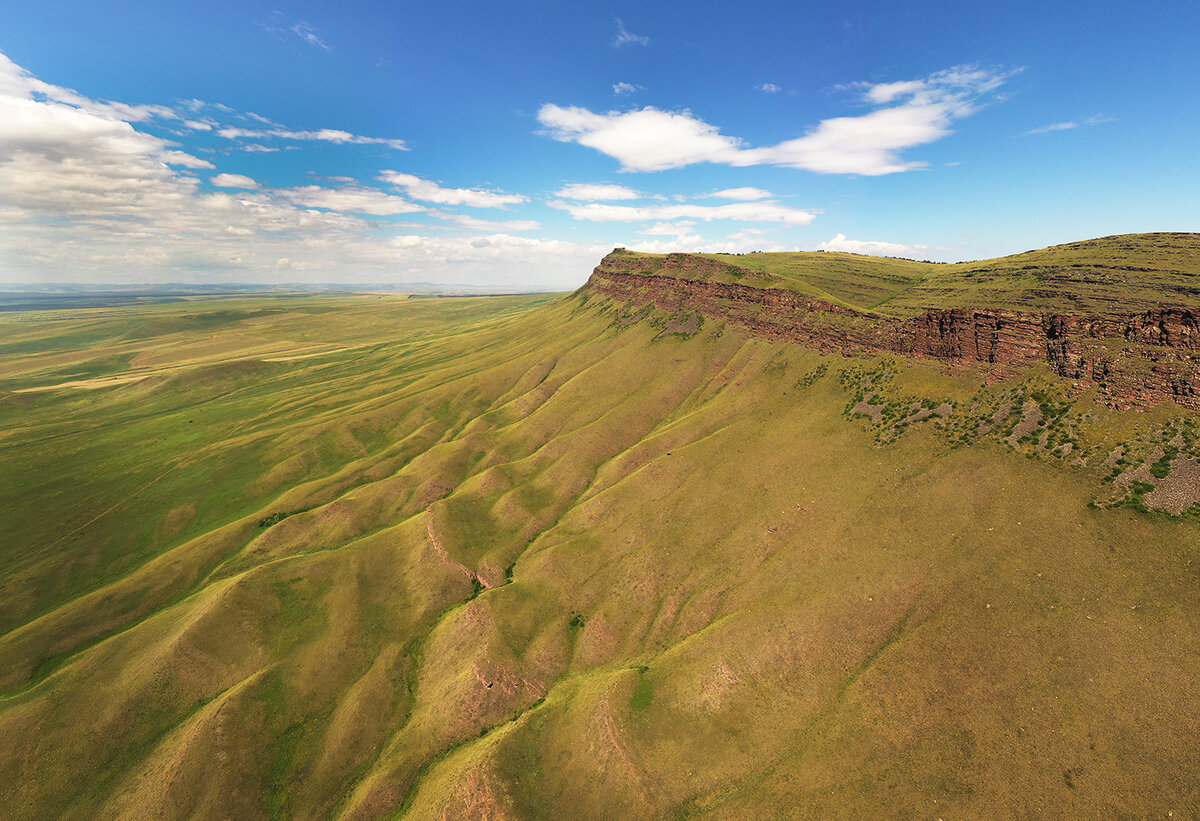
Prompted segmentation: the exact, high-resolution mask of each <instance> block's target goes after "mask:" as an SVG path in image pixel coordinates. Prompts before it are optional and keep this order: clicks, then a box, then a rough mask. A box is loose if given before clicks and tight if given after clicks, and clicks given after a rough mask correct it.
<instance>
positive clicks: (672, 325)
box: [667, 314, 700, 336]
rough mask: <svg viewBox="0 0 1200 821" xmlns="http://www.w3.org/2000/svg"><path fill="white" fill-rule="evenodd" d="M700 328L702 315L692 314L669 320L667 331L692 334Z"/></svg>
mask: <svg viewBox="0 0 1200 821" xmlns="http://www.w3.org/2000/svg"><path fill="white" fill-rule="evenodd" d="M698 330H700V317H699V316H697V315H696V314H692V315H691V316H689V317H688V318H687V319H670V320H667V333H669V334H687V335H688V336H691V335H692V334H694V333H696V331H698Z"/></svg>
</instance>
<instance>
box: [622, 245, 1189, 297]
mask: <svg viewBox="0 0 1200 821" xmlns="http://www.w3.org/2000/svg"><path fill="white" fill-rule="evenodd" d="M624 253H625V254H627V255H632V256H642V257H645V258H646V260H647V269H648V270H649V269H653V268H655V267H657V265H658V264H660V261H661V259H662V257H663V255H661V254H637V253H635V252H628V251H627V252H624ZM699 256H702V257H705V258H708V259H715V260H719V261H722V262H726V263H729V264H730V265H732V266H735V269H736V268H742V269H749V270H752V271H761V272H763V273H764V274H766V275H769V276H770V277H771V278H770V279H767V278H757V277H756V278H753V279H754V281H749V280H750V279H751V277H750V276H749V275H747V274H744V273H740V274H739V273H738V272H737V271H736V270H735V269H731V270H730V271H727V272H725V273H716V272H714V273H710V274H707V275H705V276H706V278H708V279H713V280H714V281H720V282H726V283H740V284H744V285H751V286H752V287H758V288H787V289H790V290H796V291H799V292H801V293H804V294H807V295H809V296H812V297H816V298H819V299H826V300H829V301H831V302H835V303H838V304H841V305H845V306H847V307H851V308H856V309H859V310H863V311H871V312H874V313H878V314H882V315H885V316H894V317H909V316H915V315H917V314H919V313H921V312H923V311H926V310H929V309H931V308H1008V309H1014V310H1031V311H1047V312H1062V311H1074V312H1083V313H1095V312H1099V313H1104V312H1116V313H1129V312H1136V311H1145V310H1149V309H1151V308H1158V307H1162V306H1164V305H1172V306H1184V307H1191V308H1196V307H1200V234H1185V233H1156V234H1121V235H1116V236H1111V237H1100V238H1097V239H1092V240H1084V241H1081V242H1072V243H1068V244H1065V245H1055V246H1052V247H1050V248H1042V249H1040V250H1034V251H1026V252H1025V253H1021V254H1014V255H1012V256H1007V257H998V258H996V259H987V260H976V261H971V262H959V263H953V264H935V263H931V262H920V261H915V260H908V259H899V258H894V257H876V256H865V255H862V254H848V253H841V252H820V251H807V252H761V253H749V254H700V255H699ZM685 275H686V274H685Z"/></svg>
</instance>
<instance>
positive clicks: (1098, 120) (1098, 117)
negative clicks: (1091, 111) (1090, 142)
mask: <svg viewBox="0 0 1200 821" xmlns="http://www.w3.org/2000/svg"><path fill="white" fill-rule="evenodd" d="M1114 120H1115V118H1114V117H1109V116H1107V115H1104V114H1095V115H1093V116H1091V117H1088V118H1087V119H1086V120H1082V121H1080V122H1075V121H1068V122H1062V123H1050V125H1043V126H1040V127H1038V128H1031V129H1030V130H1029V131H1026V132H1025V133H1024V134H1023V135H1022V136H1025V137H1029V136H1032V135H1034V134H1049V133H1051V132H1053V131H1069V130H1070V129H1072V128H1080V127H1081V126H1094V125H1101V124H1103V123H1111V122H1113V121H1114Z"/></svg>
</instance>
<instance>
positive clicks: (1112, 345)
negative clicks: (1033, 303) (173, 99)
mask: <svg viewBox="0 0 1200 821" xmlns="http://www.w3.org/2000/svg"><path fill="white" fill-rule="evenodd" d="M656 263H657V268H656V270H655V271H654V272H653V273H646V272H644V266H645V260H644V259H642V258H639V257H636V256H633V255H629V254H625V253H618V252H614V253H613V254H610V255H609V256H607V257H605V258H604V260H603V261H602V262H601V263H600V265H599V266H598V267H597V268H596V269H595V270H594V271H593V272H592V276H591V278H590V279H589V280H588V284H587V286H586V287H587V288H588V289H589V290H591V291H593V292H595V293H598V294H602V295H604V296H607V297H611V298H613V299H618V300H621V301H623V302H627V303H630V304H634V305H646V304H649V303H653V304H654V305H655V306H657V307H658V308H660V309H662V310H665V311H672V312H675V311H680V310H687V311H699V312H700V313H702V314H704V315H705V316H707V317H710V318H712V319H719V320H725V321H727V322H731V323H734V324H737V325H741V326H742V327H745V328H746V329H748V330H749V331H750V332H751V333H752V334H754V335H756V336H760V337H765V338H767V339H778V340H787V341H791V342H799V343H803V344H806V345H810V346H813V347H818V348H821V349H822V350H826V351H841V352H844V353H857V352H865V353H896V354H901V355H904V356H911V357H921V358H931V359H938V360H942V361H945V362H947V363H951V364H957V365H968V364H980V363H982V364H983V365H985V366H986V367H988V369H989V370H990V371H992V372H993V373H995V374H996V375H998V376H1002V375H1005V374H1006V373H1007V372H1008V371H1009V370H1010V369H1011V368H1012V367H1015V366H1020V365H1028V364H1032V363H1035V362H1043V361H1044V362H1047V363H1049V365H1050V366H1051V367H1052V368H1053V369H1054V371H1055V372H1057V373H1058V374H1059V375H1060V376H1062V377H1064V378H1066V379H1071V380H1074V381H1076V382H1078V383H1081V385H1086V384H1088V383H1094V384H1095V385H1096V386H1098V388H1099V390H1100V394H1101V396H1102V397H1103V398H1104V400H1105V401H1106V402H1107V403H1108V404H1109V405H1111V406H1113V407H1116V408H1122V409H1127V408H1134V407H1146V406H1148V405H1151V404H1154V403H1158V402H1175V403H1177V404H1179V405H1183V406H1185V407H1188V408H1191V409H1193V410H1200V312H1197V311H1195V310H1192V309H1188V308H1161V309H1156V310H1151V311H1145V312H1142V313H1134V314H1115V313H1114V314H1071V313H1038V312H1032V311H1015V310H1006V309H1000V308H950V309H931V310H928V311H926V312H925V313H922V314H921V315H919V316H917V317H913V318H910V319H895V318H890V317H884V316H879V315H877V314H872V313H869V312H866V311H858V310H855V309H852V308H848V307H846V306H844V305H837V304H835V303H832V302H828V301H825V300H821V299H813V298H811V297H807V296H805V295H803V294H800V293H797V292H795V291H790V290H786V289H784V288H772V287H769V286H770V284H771V281H772V280H775V279H777V278H776V277H773V276H771V275H769V274H764V273H762V272H759V271H753V270H750V269H746V268H739V267H737V266H731V265H726V264H724V263H722V262H720V261H717V260H712V259H707V258H704V257H695V256H692V255H689V254H670V255H668V256H666V257H665V258H661V261H659V260H656ZM706 277H711V278H715V279H730V278H739V279H744V280H746V281H749V282H753V283H755V284H761V285H762V286H763V287H755V286H754V285H744V284H740V283H736V282H719V281H716V282H715V281H712V279H707V278H706Z"/></svg>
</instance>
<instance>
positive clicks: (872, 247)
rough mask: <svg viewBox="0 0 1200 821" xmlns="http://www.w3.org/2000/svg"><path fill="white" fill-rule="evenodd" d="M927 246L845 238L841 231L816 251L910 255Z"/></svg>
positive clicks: (895, 255) (873, 254)
mask: <svg viewBox="0 0 1200 821" xmlns="http://www.w3.org/2000/svg"><path fill="white" fill-rule="evenodd" d="M928 248H929V246H928V245H903V244H901V243H899V242H880V241H878V240H860V239H846V235H845V234H841V233H839V234H837V235H836V236H835V237H834V238H833V239H831V240H829V241H827V242H822V243H821V244H820V245H818V246H817V250H818V251H845V252H846V253H849V254H868V255H870V256H877V257H881V256H886V257H911V256H915V255H917V254H918V252H923V251H925V250H927V249H928Z"/></svg>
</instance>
